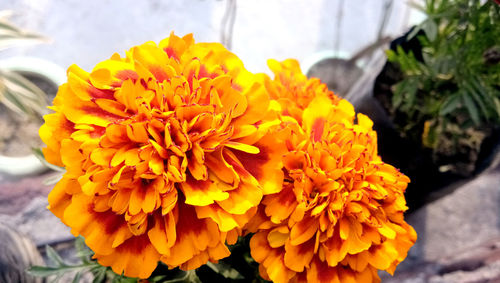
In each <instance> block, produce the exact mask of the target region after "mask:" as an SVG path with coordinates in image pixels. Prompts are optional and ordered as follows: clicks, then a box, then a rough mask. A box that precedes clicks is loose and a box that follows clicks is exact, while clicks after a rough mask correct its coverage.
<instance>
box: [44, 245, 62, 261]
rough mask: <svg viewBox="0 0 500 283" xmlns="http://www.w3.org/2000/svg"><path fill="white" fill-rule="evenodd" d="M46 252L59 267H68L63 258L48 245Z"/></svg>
mask: <svg viewBox="0 0 500 283" xmlns="http://www.w3.org/2000/svg"><path fill="white" fill-rule="evenodd" d="M45 252H46V253H47V257H48V258H49V259H50V260H52V262H54V263H55V264H57V265H58V266H67V265H66V264H65V263H64V261H63V259H62V258H61V256H60V255H59V254H58V253H57V252H56V251H55V250H54V249H53V248H52V247H51V246H49V245H46V246H45Z"/></svg>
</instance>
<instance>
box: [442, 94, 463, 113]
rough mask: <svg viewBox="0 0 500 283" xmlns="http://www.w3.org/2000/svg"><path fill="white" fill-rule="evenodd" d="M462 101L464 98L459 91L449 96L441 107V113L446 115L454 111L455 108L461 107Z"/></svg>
mask: <svg viewBox="0 0 500 283" xmlns="http://www.w3.org/2000/svg"><path fill="white" fill-rule="evenodd" d="M461 102H462V99H461V96H460V95H459V94H458V93H457V94H454V95H452V96H449V97H448V98H446V100H445V101H444V102H443V104H442V105H441V108H440V110H439V115H441V116H444V115H446V114H448V113H451V112H453V111H454V110H455V109H457V108H458V107H460V104H461Z"/></svg>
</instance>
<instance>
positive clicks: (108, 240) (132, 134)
mask: <svg viewBox="0 0 500 283" xmlns="http://www.w3.org/2000/svg"><path fill="white" fill-rule="evenodd" d="M269 105H270V101H269V97H268V94H267V92H266V90H265V87H264V86H263V85H262V84H261V83H259V82H257V81H256V79H255V76H254V75H252V74H251V73H249V72H248V71H246V70H245V69H244V67H243V64H242V62H241V61H240V60H239V59H238V58H237V57H236V56H235V55H234V54H232V53H230V52H229V51H227V50H226V49H225V48H224V47H223V46H222V45H220V44H216V43H197V44H195V43H194V40H193V38H192V35H187V36H185V37H183V38H179V37H177V36H175V35H173V34H172V35H171V36H170V37H169V38H167V39H165V40H163V41H161V42H160V43H159V45H157V44H155V43H153V42H147V43H145V44H143V45H140V46H136V47H133V48H132V49H130V50H129V51H128V52H126V56H125V57H124V58H122V57H120V56H119V55H118V54H115V55H113V56H112V57H111V58H110V59H109V60H106V61H103V62H101V63H99V64H97V66H96V67H95V68H94V69H93V70H92V72H90V73H88V72H86V71H84V70H82V69H80V68H79V67H77V66H75V65H73V66H71V67H70V68H69V69H68V82H67V83H66V84H64V85H62V86H61V87H60V89H59V92H58V94H57V96H56V98H55V99H54V106H53V107H52V109H53V110H54V111H55V113H53V114H49V115H47V116H46V117H45V121H46V123H45V124H44V125H43V126H42V127H41V129H40V136H41V137H42V140H43V141H44V142H45V143H46V144H47V148H45V149H44V150H43V151H44V154H45V157H46V159H47V160H48V161H49V162H51V163H53V164H56V165H59V166H64V167H65V168H66V170H67V171H66V173H65V175H64V177H63V178H62V180H61V181H60V182H59V183H58V184H57V185H56V186H55V188H54V189H53V190H52V192H51V193H50V195H49V208H50V210H51V211H52V212H53V213H54V214H55V215H56V216H58V217H59V218H60V219H61V220H62V221H63V222H64V223H65V224H66V225H68V226H70V227H71V228H72V230H71V232H72V233H73V234H74V235H75V236H76V235H82V236H83V237H85V241H86V243H87V245H88V246H89V247H90V248H91V249H92V250H93V251H94V252H95V258H96V259H97V260H98V261H99V263H100V264H102V265H105V266H111V267H112V269H113V270H114V271H115V272H116V273H118V274H122V272H123V273H124V274H125V275H126V276H130V277H141V278H147V277H148V276H149V275H150V274H151V272H152V271H153V270H154V269H155V267H156V266H157V263H158V261H160V260H161V261H163V262H164V263H165V264H167V265H168V266H169V267H172V268H173V267H177V266H180V267H181V268H183V269H194V268H197V267H199V266H200V265H202V264H205V263H206V262H207V261H208V260H211V261H216V260H218V259H221V258H223V257H226V256H228V255H229V250H228V249H227V247H226V246H225V243H226V242H227V243H230V244H232V243H235V242H236V239H237V237H238V235H239V234H240V233H241V228H242V227H243V226H244V225H245V224H246V223H247V222H248V221H249V219H250V218H251V217H252V216H253V215H254V214H255V212H256V211H257V206H258V204H259V203H260V201H261V198H262V196H263V194H269V193H275V192H277V191H279V190H280V189H281V186H282V180H283V173H282V170H281V169H280V168H281V167H282V165H281V164H282V160H281V156H282V153H281V152H280V150H282V149H279V148H276V147H275V146H274V144H275V140H274V139H275V138H274V137H273V136H272V135H271V134H270V133H269V131H270V129H272V128H273V127H276V126H277V125H278V124H279V120H278V119H277V114H276V113H275V112H273V111H271V110H268V109H270V107H269ZM257 165H258V166H257Z"/></svg>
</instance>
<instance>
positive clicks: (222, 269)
mask: <svg viewBox="0 0 500 283" xmlns="http://www.w3.org/2000/svg"><path fill="white" fill-rule="evenodd" d="M207 266H208V267H210V268H211V269H212V270H213V271H215V272H217V273H219V274H220V275H222V276H224V277H225V278H228V279H234V280H236V279H244V277H243V276H242V275H241V274H240V273H239V272H238V271H237V270H236V269H234V268H233V267H231V266H230V265H229V264H224V263H222V262H220V263H212V262H210V261H209V262H207Z"/></svg>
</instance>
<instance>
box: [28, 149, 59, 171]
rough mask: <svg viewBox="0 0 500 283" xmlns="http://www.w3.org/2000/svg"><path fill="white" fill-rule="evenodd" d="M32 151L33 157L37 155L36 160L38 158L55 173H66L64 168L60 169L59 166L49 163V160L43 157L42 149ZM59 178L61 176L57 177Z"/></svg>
mask: <svg viewBox="0 0 500 283" xmlns="http://www.w3.org/2000/svg"><path fill="white" fill-rule="evenodd" d="M31 151H32V152H33V155H35V156H36V158H38V160H40V162H42V164H43V165H45V166H47V167H48V168H50V169H52V170H54V171H57V172H62V173H65V172H66V169H64V168H63V167H59V166H56V165H54V164H51V163H49V162H47V160H46V159H45V156H44V155H43V152H42V150H41V149H40V148H32V149H31ZM57 177H59V176H57Z"/></svg>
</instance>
